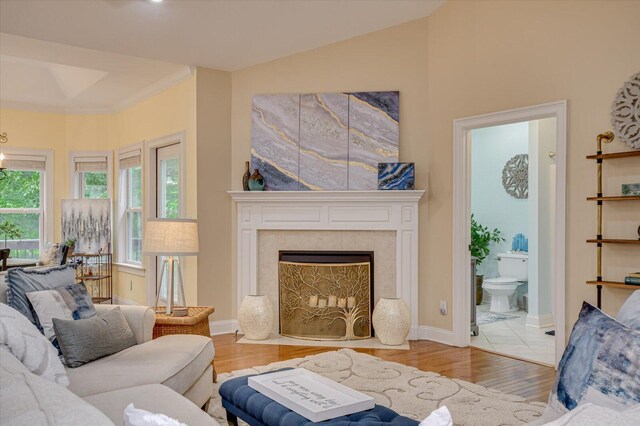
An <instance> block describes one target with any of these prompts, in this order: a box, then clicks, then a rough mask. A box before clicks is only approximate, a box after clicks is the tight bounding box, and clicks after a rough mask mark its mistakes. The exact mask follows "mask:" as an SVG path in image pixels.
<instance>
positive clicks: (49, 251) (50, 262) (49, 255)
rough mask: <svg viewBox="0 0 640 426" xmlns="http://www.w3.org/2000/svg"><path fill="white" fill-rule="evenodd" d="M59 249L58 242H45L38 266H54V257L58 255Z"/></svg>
mask: <svg viewBox="0 0 640 426" xmlns="http://www.w3.org/2000/svg"><path fill="white" fill-rule="evenodd" d="M59 250H60V244H58V243H54V244H51V243H47V244H46V245H45V248H44V250H43V251H42V254H41V255H40V259H39V261H38V263H39V264H40V266H55V264H56V258H57V257H58V251H59Z"/></svg>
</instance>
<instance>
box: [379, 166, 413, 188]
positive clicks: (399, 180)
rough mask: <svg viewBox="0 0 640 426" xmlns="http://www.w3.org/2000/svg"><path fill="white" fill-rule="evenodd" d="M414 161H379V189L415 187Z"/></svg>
mask: <svg viewBox="0 0 640 426" xmlns="http://www.w3.org/2000/svg"><path fill="white" fill-rule="evenodd" d="M414 186H415V165H414V163H378V189H386V190H391V189H404V190H410V189H414Z"/></svg>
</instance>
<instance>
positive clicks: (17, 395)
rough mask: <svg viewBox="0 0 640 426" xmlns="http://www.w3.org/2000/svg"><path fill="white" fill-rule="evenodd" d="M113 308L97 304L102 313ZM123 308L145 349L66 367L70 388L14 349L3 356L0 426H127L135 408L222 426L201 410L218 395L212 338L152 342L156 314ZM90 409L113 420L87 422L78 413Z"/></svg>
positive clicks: (0, 297)
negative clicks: (127, 413) (38, 372)
mask: <svg viewBox="0 0 640 426" xmlns="http://www.w3.org/2000/svg"><path fill="white" fill-rule="evenodd" d="M4 275H5V273H0V302H2V303H6V289H7V287H6V283H5V276H4ZM114 307H115V306H114V305H96V310H97V311H98V312H101V311H104V310H108V309H113V308H114ZM120 309H121V310H122V312H123V314H124V316H125V318H126V319H127V322H128V323H129V326H130V327H131V329H132V331H133V333H134V335H135V338H136V341H137V343H138V344H137V345H135V346H132V347H130V348H128V349H125V350H124V351H122V352H119V353H116V354H113V355H110V356H107V357H104V358H101V359H98V360H96V361H93V362H90V363H88V364H85V365H83V366H81V367H78V368H67V369H66V371H67V374H68V376H69V381H70V384H69V387H68V388H67V389H65V388H63V387H62V386H58V385H56V384H54V383H52V382H49V381H47V380H44V379H41V378H40V377H38V376H35V375H33V374H31V373H30V372H29V370H27V369H26V367H24V366H23V365H22V364H21V363H20V362H19V361H18V360H17V359H16V358H14V357H13V356H12V355H11V354H10V353H9V352H8V351H6V350H3V351H2V352H0V424H2V425H4V424H7V425H9V424H11V425H39V424H57V425H86V424H96V425H102V424H116V425H121V424H122V416H123V412H124V409H125V407H126V406H127V405H128V404H130V403H133V404H134V405H135V406H136V408H141V409H144V410H148V411H151V412H154V413H162V414H165V415H167V416H169V417H173V418H176V419H178V420H180V421H181V422H183V423H186V424H188V425H189V426H192V425H193V426H198V425H203V426H205V425H212V426H215V425H218V423H217V422H216V421H215V420H214V419H213V418H211V417H210V416H209V415H208V414H207V413H206V412H205V411H203V410H202V409H201V408H200V407H203V406H205V405H207V404H208V402H209V399H210V398H211V395H212V392H213V368H212V366H211V362H212V360H213V357H214V354H215V352H214V347H213V342H212V340H211V339H209V338H206V337H204V336H193V335H170V336H163V337H160V338H158V339H154V340H152V332H153V326H154V323H155V315H154V313H153V310H152V309H150V308H147V307H143V306H120ZM60 405H63V406H64V407H66V409H60V408H59V406H60ZM85 410H86V411H88V412H91V411H93V415H94V416H95V417H96V419H99V418H100V415H102V416H103V417H104V419H103V420H106V421H107V422H106V423H102V422H98V423H87V422H86V421H84V420H83V419H88V418H91V417H84V418H83V417H82V416H80V417H78V415H77V412H78V411H81V412H84V411H85ZM96 412H97V413H96ZM42 416H44V417H42ZM47 416H49V417H47ZM52 419H53V420H52ZM36 420H37V421H36ZM96 421H97V420H96Z"/></svg>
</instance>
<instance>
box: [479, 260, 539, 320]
mask: <svg viewBox="0 0 640 426" xmlns="http://www.w3.org/2000/svg"><path fill="white" fill-rule="evenodd" d="M498 274H499V275H500V276H499V277H497V278H488V279H485V280H484V282H483V283H482V288H483V289H484V290H486V291H487V292H488V293H489V294H490V295H491V306H490V307H489V310H490V311H491V312H512V311H517V310H518V304H517V302H516V303H512V302H511V301H512V300H515V294H516V290H518V286H520V285H522V284H524V283H525V282H527V280H528V278H529V256H528V254H527V253H498Z"/></svg>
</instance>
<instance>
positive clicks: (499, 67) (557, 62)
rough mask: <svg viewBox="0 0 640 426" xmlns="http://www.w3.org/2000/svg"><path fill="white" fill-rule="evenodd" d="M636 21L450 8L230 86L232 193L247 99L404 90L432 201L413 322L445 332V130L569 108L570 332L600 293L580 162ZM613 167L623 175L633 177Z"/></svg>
mask: <svg viewBox="0 0 640 426" xmlns="http://www.w3.org/2000/svg"><path fill="white" fill-rule="evenodd" d="M638 16H640V2H633V1H630V2H623V1H617V2H611V1H601V2H596V1H593V2H574V1H555V2H547V1H538V2H515V1H514V2H504V1H482V2H462V1H450V2H447V3H446V4H445V5H444V6H442V7H441V8H440V9H438V10H437V11H436V12H435V13H434V14H433V15H432V16H431V17H429V18H425V19H421V20H417V21H414V22H410V23H407V24H403V25H400V26H396V27H393V28H390V29H387V30H384V31H379V32H375V33H372V34H369V35H366V36H362V37H358V38H355V39H351V40H347V41H344V42H340V43H337V44H334V45H331V46H327V47H323V48H320V49H316V50H313V51H309V52H305V53H301V54H297V55H293V56H290V57H287V58H284V59H280V60H276V61H273V62H270V63H266V64H262V65H258V66H255V67H251V68H248V69H245V70H241V71H237V72H234V73H233V76H232V81H233V92H232V93H233V101H232V103H233V105H232V111H233V112H232V135H233V139H232V187H233V188H234V189H240V187H241V183H240V177H241V176H242V173H243V164H244V161H245V160H247V159H248V158H249V154H250V146H251V98H252V96H253V95H255V94H259V93H282V92H334V91H357V90H400V159H401V160H402V161H415V162H416V172H417V175H416V186H417V187H418V188H427V189H428V196H427V197H426V200H423V202H422V204H421V216H420V217H421V220H420V259H421V262H420V271H419V281H420V291H419V298H420V303H419V305H420V312H419V321H420V324H421V325H429V326H432V327H440V328H445V329H451V328H452V315H451V311H450V313H449V315H448V316H446V317H445V316H441V315H440V314H439V312H438V303H439V301H440V300H447V301H449V303H451V301H452V270H451V269H452V243H451V239H452V192H453V188H452V161H453V154H452V153H453V151H452V139H453V135H452V121H453V120H454V119H456V118H462V117H468V116H473V115H477V114H482V113H488V112H494V111H501V110H506V109H511V108H517V107H524V106H530V105H535V104H541V103H545V102H550V101H556V100H561V99H567V100H568V101H569V129H568V136H569V140H568V176H567V182H568V191H567V193H568V197H567V201H568V207H567V208H568V212H567V214H568V221H567V262H566V263H567V303H566V307H567V312H566V318H567V327H571V325H572V324H573V322H574V320H575V318H576V316H577V313H578V310H579V309H580V305H581V301H582V300H583V299H586V300H589V301H592V302H593V301H595V289H594V288H592V287H587V286H586V285H585V284H584V281H585V280H587V279H590V278H592V277H593V275H594V274H595V248H593V247H590V246H588V245H587V244H586V243H585V242H584V241H585V240H586V239H587V238H588V237H592V236H593V234H594V232H595V229H596V228H595V206H593V205H591V204H589V203H587V202H586V201H585V198H586V197H587V196H589V195H593V193H594V191H595V164H593V163H592V162H590V161H587V160H585V158H584V157H585V156H586V155H587V154H589V153H592V152H593V151H594V150H595V135H597V134H598V133H600V132H602V131H604V130H607V129H609V128H610V124H609V108H610V105H611V101H612V99H613V96H614V94H615V92H616V90H617V89H618V87H619V86H621V84H622V83H623V82H624V81H626V80H627V79H628V78H629V76H631V75H632V74H634V73H635V72H637V71H638V69H640V55H637V54H636V52H637V41H636V40H638V39H640V26H638V25H637V17H638ZM611 149H619V150H620V149H624V147H623V146H622V145H621V144H620V143H616V146H613V147H611ZM607 167H611V169H612V170H613V173H623V174H625V173H626V174H627V175H628V174H629V173H631V168H632V167H633V165H632V164H631V163H625V162H621V163H616V164H614V163H611V164H610V165H609V164H607ZM629 210H631V211H626V214H627V216H626V219H620V220H621V221H622V222H623V223H624V224H625V225H624V226H626V227H627V228H628V230H629V232H631V224H632V221H631V217H632V216H633V215H634V214H635V217H637V208H636V209H635V210H632V209H629ZM623 214H625V213H624V212H623ZM635 226H637V220H636V225H635ZM234 250H235V248H234ZM633 253H634V252H632V251H630V249H629V250H626V251H624V252H623V251H622V250H615V251H611V252H610V253H609V255H610V257H615V262H616V263H617V264H618V269H616V271H618V272H617V273H619V271H622V270H626V269H628V270H631V269H634V267H635V269H637V268H638V267H639V266H640V265H638V264H637V257H636V258H634V257H632V254H633ZM635 254H636V256H637V253H635ZM585 260H586V261H587V264H585ZM591 261H593V264H590V262H591ZM634 262H635V264H634ZM620 263H621V264H622V266H620ZM625 268H626V269H625ZM612 272H613V271H612ZM627 295H628V292H625V291H624V290H605V291H604V305H603V306H604V308H605V310H607V311H609V312H615V311H616V310H617V308H618V307H619V305H620V304H621V303H622V301H623V300H624V298H625V297H626V296H627Z"/></svg>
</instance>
